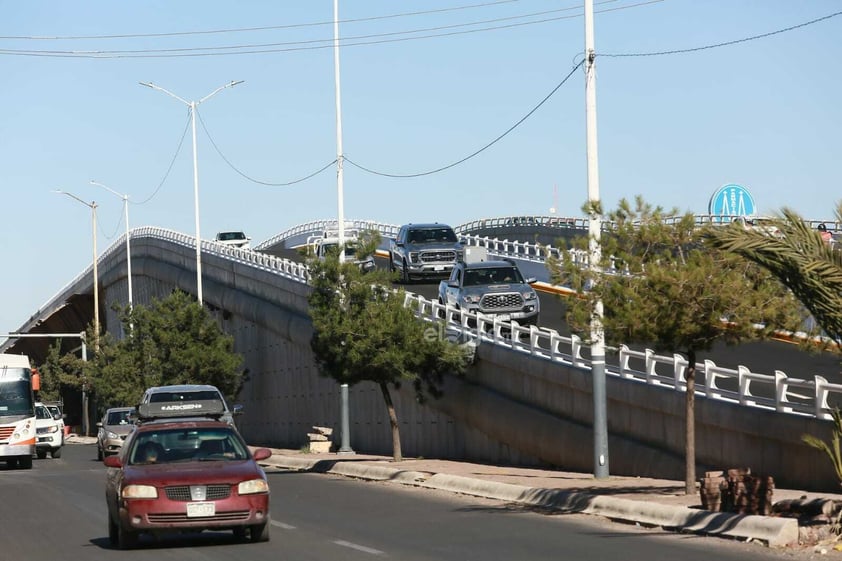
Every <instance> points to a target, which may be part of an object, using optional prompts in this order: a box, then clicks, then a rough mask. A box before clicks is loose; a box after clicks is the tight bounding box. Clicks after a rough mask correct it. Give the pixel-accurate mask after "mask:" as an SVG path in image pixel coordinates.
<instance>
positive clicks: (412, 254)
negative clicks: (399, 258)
mask: <svg viewBox="0 0 842 561" xmlns="http://www.w3.org/2000/svg"><path fill="white" fill-rule="evenodd" d="M417 261H418V252H417V251H410V252H409V262H410V263H415V262H417Z"/></svg>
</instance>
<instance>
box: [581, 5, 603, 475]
mask: <svg viewBox="0 0 842 561" xmlns="http://www.w3.org/2000/svg"><path fill="white" fill-rule="evenodd" d="M595 62H596V51H595V50H594V31H593V0H585V126H586V136H587V159H588V207H589V208H588V238H589V242H588V249H589V254H588V266H589V267H590V269H591V271H597V269H598V268H599V267H600V262H601V260H602V248H601V243H600V236H601V235H602V211H601V209H600V200H599V155H598V151H597V142H596V64H595ZM597 274H599V273H597ZM597 282H599V281H598V280H597ZM602 318H603V308H602V300H597V301H596V305H595V306H594V310H593V314H592V315H591V376H592V377H593V408H594V411H593V437H594V450H593V456H594V477H595V478H596V479H607V478H608V420H607V418H608V414H607V407H606V391H605V331H604V330H603V326H602Z"/></svg>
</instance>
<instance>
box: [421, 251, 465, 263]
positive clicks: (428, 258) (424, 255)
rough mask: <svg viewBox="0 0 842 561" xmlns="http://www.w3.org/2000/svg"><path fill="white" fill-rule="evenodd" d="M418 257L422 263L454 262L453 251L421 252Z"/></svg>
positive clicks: (454, 253) (454, 254)
mask: <svg viewBox="0 0 842 561" xmlns="http://www.w3.org/2000/svg"><path fill="white" fill-rule="evenodd" d="M420 257H421V262H422V263H441V262H442V261H445V262H451V261H456V252H455V251H453V250H443V251H422V252H421V255H420Z"/></svg>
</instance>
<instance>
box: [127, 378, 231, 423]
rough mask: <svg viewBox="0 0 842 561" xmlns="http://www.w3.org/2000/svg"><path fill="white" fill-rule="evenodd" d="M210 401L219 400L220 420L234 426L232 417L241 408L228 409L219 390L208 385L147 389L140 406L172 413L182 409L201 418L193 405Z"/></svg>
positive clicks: (199, 408) (200, 413)
mask: <svg viewBox="0 0 842 561" xmlns="http://www.w3.org/2000/svg"><path fill="white" fill-rule="evenodd" d="M212 400H219V401H220V402H221V403H222V406H223V412H222V414H221V415H220V420H222V421H224V422H226V423H228V424H229V425H231V426H234V416H235V415H239V414H240V413H242V412H243V406H242V405H234V406H233V407H232V408H229V407H228V403H227V402H226V401H225V397H223V395H222V392H221V391H219V388H217V387H216V386H212V385H210V384H177V385H170V386H154V387H151V388H147V389H146V391H145V392H143V397H142V398H141V399H140V405H146V404H160V405H161V406H162V407H164V409H162V411H163V410H169V411H173V412H176V411H180V410H182V409H181V408H183V410H184V411H185V412H189V411H193V412H195V413H196V414H198V415H200V416H201V415H202V410H201V407H197V406H196V405H195V403H196V402H206V401H212ZM147 409H148V408H147ZM138 417H141V413H140V406H138Z"/></svg>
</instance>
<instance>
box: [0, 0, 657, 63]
mask: <svg viewBox="0 0 842 561" xmlns="http://www.w3.org/2000/svg"><path fill="white" fill-rule="evenodd" d="M614 1H616V0H605V2H604V3H607V2H614ZM664 1H665V0H646V1H643V2H638V3H636V4H630V5H627V6H619V7H615V8H607V9H604V10H598V11H597V12H596V13H605V12H614V11H619V10H627V9H631V8H638V7H642V6H647V5H650V4H657V3H660V2H664ZM577 8H578V7H577ZM572 9H576V8H564V9H560V10H551V11H550V12H536V13H534V14H527V15H523V16H511V17H509V18H498V19H496V20H488V21H484V22H470V23H464V24H453V25H450V26H441V27H434V28H424V29H415V30H409V31H395V32H389V33H379V34H373V35H361V36H357V37H346V38H343V39H341V40H340V47H359V46H365V45H379V44H384V43H399V42H405V41H417V40H420V39H434V38H438V37H452V36H457V35H467V34H472V33H481V32H485V31H497V30H500V29H513V28H517V27H523V26H527V25H536V24H542V23H549V22H554V21H561V20H565V19H574V18H580V17H582V14H574V15H569V16H558V17H550V18H543V19H537V20H532V21H526V22H519V23H509V24H506V25H496V26H489V27H482V28H478V29H466V30H462V31H447V32H443V33H430V34H427V35H417V36H413V37H397V38H391V39H385V38H383V37H392V36H394V35H411V34H416V33H422V32H427V31H443V30H445V29H452V28H455V27H466V26H471V25H480V24H484V23H493V22H497V21H508V20H512V19H523V18H525V17H535V16H538V15H542V14H546V13H551V12H559V11H569V10H572ZM367 39H368V40H367ZM312 43H323V44H315V45H313V44H312ZM264 47H265V48H264ZM332 48H334V39H312V40H307V41H291V42H281V43H267V44H255V45H229V46H221V47H185V48H181V49H142V50H136V51H131V50H129V51H121V50H112V51H106V50H96V51H83V50H27V49H0V56H2V55H8V56H31V57H49V58H93V59H120V58H180V57H208V56H236V55H247V54H270V53H283V52H295V51H311V50H319V49H332ZM206 51H221V52H206Z"/></svg>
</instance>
